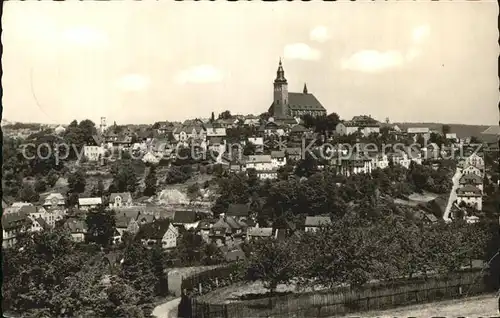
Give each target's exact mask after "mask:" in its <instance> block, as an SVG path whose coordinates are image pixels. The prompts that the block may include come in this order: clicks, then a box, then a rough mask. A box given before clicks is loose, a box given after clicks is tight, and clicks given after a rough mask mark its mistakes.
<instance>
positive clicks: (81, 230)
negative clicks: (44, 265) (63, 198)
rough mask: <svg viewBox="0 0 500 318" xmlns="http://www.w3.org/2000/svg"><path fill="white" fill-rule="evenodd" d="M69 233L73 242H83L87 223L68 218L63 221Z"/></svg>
mask: <svg viewBox="0 0 500 318" xmlns="http://www.w3.org/2000/svg"><path fill="white" fill-rule="evenodd" d="M64 227H65V228H67V229H68V230H69V232H70V234H71V238H72V239H73V241H75V242H84V241H85V237H86V235H87V223H86V222H85V221H84V220H80V219H76V218H70V219H67V220H66V222H65V223H64Z"/></svg>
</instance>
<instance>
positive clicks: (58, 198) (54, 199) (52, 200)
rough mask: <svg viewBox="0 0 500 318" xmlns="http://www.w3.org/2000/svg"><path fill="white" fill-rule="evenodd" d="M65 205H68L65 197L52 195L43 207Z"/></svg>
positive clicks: (57, 194) (47, 198) (59, 194)
mask: <svg viewBox="0 0 500 318" xmlns="http://www.w3.org/2000/svg"><path fill="white" fill-rule="evenodd" d="M54 203H55V204H57V205H63V204H65V203H66V201H65V199H64V196H63V195H62V194H61V193H51V194H49V195H48V196H47V197H46V198H45V201H44V203H43V205H53V204H54Z"/></svg>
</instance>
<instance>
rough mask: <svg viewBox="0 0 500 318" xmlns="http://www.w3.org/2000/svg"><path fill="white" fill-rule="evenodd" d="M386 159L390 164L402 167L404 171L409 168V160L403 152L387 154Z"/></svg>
mask: <svg viewBox="0 0 500 318" xmlns="http://www.w3.org/2000/svg"><path fill="white" fill-rule="evenodd" d="M388 159H389V161H391V162H392V163H394V164H398V165H400V166H403V167H405V168H406V169H409V168H410V163H411V160H410V159H409V158H408V154H406V153H405V152H399V153H392V154H389V155H388Z"/></svg>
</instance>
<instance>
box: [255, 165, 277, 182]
mask: <svg viewBox="0 0 500 318" xmlns="http://www.w3.org/2000/svg"><path fill="white" fill-rule="evenodd" d="M255 173H256V174H257V178H259V179H260V180H267V179H269V180H275V179H278V168H273V169H272V170H255Z"/></svg>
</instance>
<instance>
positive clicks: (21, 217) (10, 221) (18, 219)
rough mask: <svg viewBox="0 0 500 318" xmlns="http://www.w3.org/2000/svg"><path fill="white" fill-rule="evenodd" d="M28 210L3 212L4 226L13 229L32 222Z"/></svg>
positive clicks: (6, 228)
mask: <svg viewBox="0 0 500 318" xmlns="http://www.w3.org/2000/svg"><path fill="white" fill-rule="evenodd" d="M28 216H29V214H28V213H26V212H22V211H18V212H13V213H3V214H2V227H3V229H5V230H9V229H13V228H16V227H19V226H23V225H25V226H27V225H30V224H31V222H32V221H31V219H30V218H29V217H28Z"/></svg>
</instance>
